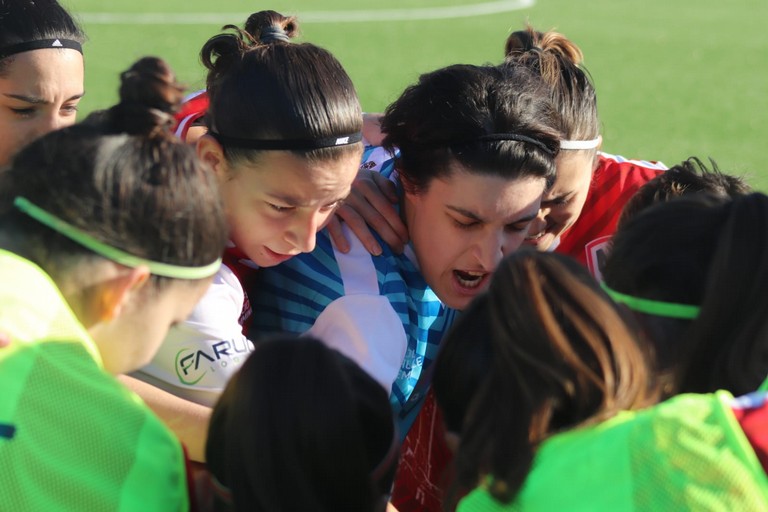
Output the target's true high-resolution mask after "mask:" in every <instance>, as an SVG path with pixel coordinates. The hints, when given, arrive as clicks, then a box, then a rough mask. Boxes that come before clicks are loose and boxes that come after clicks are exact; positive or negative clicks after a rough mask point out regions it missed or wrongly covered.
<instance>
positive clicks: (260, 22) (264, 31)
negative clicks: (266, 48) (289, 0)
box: [244, 11, 299, 44]
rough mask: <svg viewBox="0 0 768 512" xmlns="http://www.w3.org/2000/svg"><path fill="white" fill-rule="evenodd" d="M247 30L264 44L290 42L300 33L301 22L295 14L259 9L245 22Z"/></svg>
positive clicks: (254, 38)
mask: <svg viewBox="0 0 768 512" xmlns="http://www.w3.org/2000/svg"><path fill="white" fill-rule="evenodd" d="M244 28H245V31H246V32H247V33H248V34H249V35H250V36H251V37H252V38H253V40H254V41H259V42H260V43H262V44H270V43H273V42H277V41H283V42H288V41H289V40H290V39H292V38H294V37H296V36H297V35H298V34H299V23H298V22H297V21H296V18H295V17H294V16H283V15H282V14H280V13H279V12H275V11H259V12H255V13H253V14H251V15H250V16H249V17H248V20H246V22H245V27H244Z"/></svg>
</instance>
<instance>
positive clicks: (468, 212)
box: [446, 205, 539, 224]
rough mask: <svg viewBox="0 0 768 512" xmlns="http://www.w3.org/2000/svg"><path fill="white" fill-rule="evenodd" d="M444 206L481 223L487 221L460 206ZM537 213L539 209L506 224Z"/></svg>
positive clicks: (531, 216)
mask: <svg viewBox="0 0 768 512" xmlns="http://www.w3.org/2000/svg"><path fill="white" fill-rule="evenodd" d="M446 208H448V209H449V210H453V211H454V212H456V213H458V214H459V215H463V216H464V217H466V218H468V219H472V220H474V221H477V222H483V223H485V222H487V221H486V220H485V219H483V218H482V217H480V216H479V215H478V214H476V213H474V212H471V211H469V210H465V209H464V208H461V207H459V206H451V205H446ZM538 214H539V211H538V210H536V211H535V212H534V213H531V214H530V215H526V216H525V217H520V218H519V219H515V220H512V221H509V222H507V223H506V224H517V223H518V222H525V221H529V220H533V219H535V218H536V215H538Z"/></svg>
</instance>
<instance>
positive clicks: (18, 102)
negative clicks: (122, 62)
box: [0, 48, 83, 168]
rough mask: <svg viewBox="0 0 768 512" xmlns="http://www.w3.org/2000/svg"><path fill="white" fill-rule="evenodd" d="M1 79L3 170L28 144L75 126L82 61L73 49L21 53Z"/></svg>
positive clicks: (0, 154) (0, 156) (0, 149)
mask: <svg viewBox="0 0 768 512" xmlns="http://www.w3.org/2000/svg"><path fill="white" fill-rule="evenodd" d="M9 60H11V61H10V62H9V63H7V64H6V65H5V66H4V68H3V69H4V73H3V74H2V76H0V168H2V167H5V166H7V165H8V164H9V162H10V160H11V158H12V157H13V155H14V154H16V152H18V151H19V150H20V149H21V148H22V147H24V146H25V145H26V144H28V143H30V142H32V141H33V140H35V139H36V138H38V137H40V136H41V135H44V134H46V133H48V132H50V131H53V130H56V129H58V128H63V127H65V126H69V125H71V124H73V123H74V122H75V115H76V114H77V104H78V103H79V102H80V98H81V97H82V96H83V56H82V55H81V54H80V52H78V51H77V50H72V49H69V48H65V49H61V48H56V49H48V48H46V49H41V50H32V51H29V52H22V53H19V54H16V55H14V56H12V57H10V58H9Z"/></svg>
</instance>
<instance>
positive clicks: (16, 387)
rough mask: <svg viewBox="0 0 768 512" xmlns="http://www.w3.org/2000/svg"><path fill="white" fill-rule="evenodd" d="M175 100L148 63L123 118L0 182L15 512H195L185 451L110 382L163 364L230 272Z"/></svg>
mask: <svg viewBox="0 0 768 512" xmlns="http://www.w3.org/2000/svg"><path fill="white" fill-rule="evenodd" d="M180 100H181V88H180V87H178V85H177V84H176V82H175V79H174V76H173V73H172V72H171V71H170V69H169V68H168V67H167V65H166V64H165V63H164V62H163V61H161V60H159V59H156V58H144V59H142V60H140V61H138V62H137V63H136V64H134V65H133V66H132V67H131V68H130V69H129V70H128V71H126V72H125V73H123V75H122V87H121V90H120V103H119V104H117V105H115V106H114V107H112V108H110V109H109V110H106V111H103V112H99V113H97V114H94V115H93V116H91V117H89V118H88V119H87V120H86V121H85V122H83V123H80V124H78V125H75V126H71V127H68V128H65V129H62V130H58V131H54V132H52V133H49V134H47V135H45V136H43V137H42V138H40V139H38V140H36V141H34V142H32V143H31V144H30V145H29V146H28V147H26V148H25V149H23V150H22V151H20V152H19V153H18V154H17V155H16V157H15V158H14V161H13V165H12V166H11V167H10V169H8V170H7V171H5V172H3V173H2V174H0V180H2V187H0V190H2V191H3V197H2V198H1V199H0V303H1V304H2V307H0V333H2V335H0V337H1V338H5V340H6V346H4V347H2V349H0V389H2V390H3V391H2V393H0V465H1V466H2V467H3V468H8V471H7V472H6V474H5V476H4V477H3V479H2V482H0V503H2V507H3V509H4V510H56V511H82V510H94V511H95V510H126V511H142V512H147V511H171V510H179V511H183V510H187V509H188V508H189V499H188V490H187V486H186V478H185V458H184V453H183V451H182V446H181V444H180V443H179V442H178V440H177V439H176V438H175V436H174V435H173V433H172V432H171V431H170V430H168V429H167V427H166V426H165V425H163V423H162V422H161V421H160V419H159V418H157V417H156V416H155V414H153V413H152V411H151V410H150V409H149V408H147V407H146V406H145V405H144V404H143V403H142V402H141V400H139V399H138V397H136V396H135V395H134V394H133V393H130V392H129V391H128V390H126V389H125V387H124V386H122V385H121V384H120V383H119V382H118V381H117V380H116V378H115V376H116V375H118V374H121V373H124V372H129V371H132V370H135V369H137V368H139V367H141V366H143V365H144V364H146V363H147V362H149V361H150V360H151V359H152V356H153V355H154V353H155V352H156V351H157V349H158V347H159V345H160V343H162V340H163V338H164V337H165V335H166V333H167V332H168V329H169V327H170V326H171V325H172V324H174V323H177V322H182V321H183V320H184V319H185V318H186V317H187V315H188V314H189V313H190V311H191V310H192V308H193V307H194V305H195V304H196V302H197V301H198V300H199V298H200V297H201V296H202V295H203V293H205V291H206V289H207V288H208V286H209V285H210V283H211V279H212V277H213V275H214V274H215V273H216V272H217V271H218V269H219V267H220V265H221V252H222V251H223V249H224V245H225V242H226V221H225V216H224V209H223V206H222V204H221V198H220V195H219V190H218V187H217V184H216V180H215V179H214V177H213V176H212V175H211V173H210V171H209V170H208V169H207V168H206V167H205V166H204V165H203V164H202V163H201V162H200V161H199V160H198V159H197V157H196V156H195V153H194V151H193V150H192V148H190V147H189V146H187V145H185V144H182V143H180V142H179V141H178V139H176V138H175V137H173V135H172V134H171V133H170V127H171V125H172V121H173V115H172V112H173V111H174V109H175V108H176V107H177V106H178V102H179V101H180Z"/></svg>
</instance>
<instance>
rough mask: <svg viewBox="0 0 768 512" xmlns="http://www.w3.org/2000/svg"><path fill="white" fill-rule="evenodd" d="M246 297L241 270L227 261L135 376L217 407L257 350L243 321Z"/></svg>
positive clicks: (161, 387) (185, 396)
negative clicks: (243, 366) (249, 355)
mask: <svg viewBox="0 0 768 512" xmlns="http://www.w3.org/2000/svg"><path fill="white" fill-rule="evenodd" d="M244 297H245V293H244V291H243V287H242V285H241V284H240V281H239V280H238V279H237V276H236V275H235V274H234V273H233V272H232V270H230V268H229V267H228V266H227V265H222V266H221V268H220V269H219V271H218V272H217V273H216V275H215V276H214V279H213V283H212V284H211V287H210V288H209V289H208V291H207V292H206V293H205V295H204V296H203V298H202V299H201V300H200V302H198V303H197V305H196V306H195V309H194V310H193V311H192V314H191V315H190V316H189V318H187V320H186V321H184V322H182V323H180V324H178V325H176V326H173V327H172V328H171V329H170V331H169V332H168V336H167V337H166V338H165V340H164V341H163V344H162V346H161V347H160V350H159V351H158V352H157V354H156V355H155V358H154V359H153V360H152V362H151V363H149V364H148V365H147V366H145V367H144V368H142V369H141V370H139V371H137V372H135V373H134V374H133V375H132V376H133V377H136V378H137V379H139V380H142V381H144V382H147V383H149V384H152V385H154V386H156V387H158V388H160V389H163V390H165V391H167V392H169V393H172V394H174V395H176V396H179V397H181V398H185V399H187V400H190V401H193V402H196V403H199V404H202V405H207V406H209V407H212V406H213V405H214V404H215V403H216V400H217V399H218V397H219V395H220V394H221V392H222V391H223V390H224V387H225V386H226V384H227V381H229V379H230V378H231V377H232V375H234V373H235V372H236V371H237V370H238V369H239V368H240V365H241V364H242V363H243V362H244V361H245V359H246V358H247V356H248V354H249V353H250V352H251V351H253V345H252V343H251V342H250V341H249V340H248V339H247V338H246V337H245V336H244V335H243V333H242V325H240V322H239V319H240V316H241V312H242V310H243V300H244Z"/></svg>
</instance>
